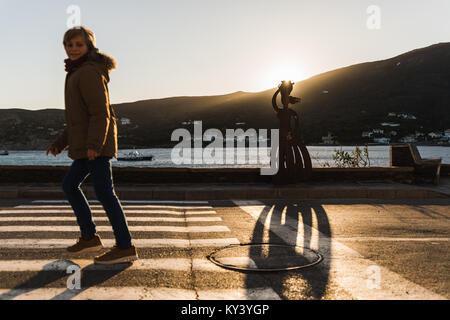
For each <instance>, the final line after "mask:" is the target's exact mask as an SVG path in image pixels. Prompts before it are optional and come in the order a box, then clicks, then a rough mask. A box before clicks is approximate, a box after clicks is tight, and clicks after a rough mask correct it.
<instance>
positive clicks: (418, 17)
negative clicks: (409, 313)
mask: <svg viewBox="0 0 450 320" xmlns="http://www.w3.org/2000/svg"><path fill="white" fill-rule="evenodd" d="M73 6H75V8H78V9H77V10H79V11H72V8H73ZM78 12H79V14H78ZM449 15H450V1H449V0H427V1H424V0H370V1H367V0H339V1H337V0H321V1H311V0H226V1H224V0H148V1H144V0H128V1H118V0H108V1H106V0H95V1H92V0H91V1H85V0H79V1H77V0H70V1H65V0H40V1H31V0H27V1H25V0H0V41H1V45H0V57H1V59H0V88H1V89H0V109H6V108H22V109H29V110H38V109H46V108H58V109H63V108H64V79H65V71H64V59H66V58H67V57H66V54H65V51H64V48H63V46H62V38H63V35H64V33H65V31H66V30H67V29H68V26H71V25H73V24H77V23H80V24H81V25H84V26H86V27H88V28H89V29H91V30H93V31H94V32H95V35H96V40H97V47H98V48H99V49H100V51H102V52H105V53H108V54H110V55H112V56H113V57H115V59H116V60H117V63H118V68H117V69H116V70H114V71H112V73H111V82H110V84H109V90H110V98H111V102H112V103H113V104H117V103H123V102H134V101H139V100H146V99H159V98H167V97H175V96H210V95H220V94H228V93H232V92H236V91H246V92H259V91H263V90H267V89H270V88H275V87H276V86H277V85H278V84H279V83H280V81H281V80H293V81H300V80H303V79H307V78H309V77H311V76H314V75H316V74H320V73H323V72H326V71H330V70H333V69H337V68H340V67H345V66H349V65H353V64H357V63H362V62H367V61H376V60H382V59H387V58H391V57H393V56H396V55H399V54H402V53H404V52H407V51H410V50H413V49H417V48H422V47H426V46H429V45H432V44H435V43H439V42H449V41H450V19H449V18H448V17H449Z"/></svg>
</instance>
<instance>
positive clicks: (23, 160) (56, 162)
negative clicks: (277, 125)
mask: <svg viewBox="0 0 450 320" xmlns="http://www.w3.org/2000/svg"><path fill="white" fill-rule="evenodd" d="M360 148H361V149H362V147H360ZM307 149H308V151H309V153H310V155H311V160H312V165H313V167H323V166H324V165H325V163H328V164H329V165H330V166H336V164H335V163H334V160H333V155H334V154H335V151H336V150H343V151H347V152H349V153H350V152H351V151H354V150H355V147H354V146H342V147H341V146H308V147H307ZM135 150H136V151H138V152H140V153H141V154H142V155H144V156H149V155H152V156H153V160H151V161H136V162H130V161H118V160H117V159H113V161H112V165H113V166H117V167H160V168H168V167H189V168H194V167H202V168H208V167H227V168H242V167H247V168H253V167H263V166H268V165H269V163H270V159H269V154H270V150H269V149H268V148H266V149H262V150H256V149H252V148H247V149H245V148H235V149H234V151H235V152H234V154H235V161H234V163H233V164H227V163H226V161H225V154H226V152H227V150H224V152H223V153H224V161H222V163H219V164H217V163H215V164H207V163H202V164H194V161H192V162H191V163H190V164H179V165H176V164H174V162H173V161H172V150H173V149H172V148H152V149H133V150H129V149H124V150H119V152H118V156H119V157H123V156H124V155H125V154H126V153H128V152H131V151H135ZM368 150H369V159H370V166H371V167H386V166H389V146H369V147H368ZM418 150H419V152H420V155H421V156H422V158H442V162H443V163H447V164H450V147H443V146H418ZM0 151H1V150H0ZM228 151H230V150H228ZM258 152H261V153H262V154H263V155H264V156H262V157H253V156H252V155H255V154H258ZM193 153H194V152H192V154H193ZM241 156H243V157H244V158H241V159H245V160H244V161H243V162H244V163H238V161H237V160H238V158H239V157H241ZM192 159H193V157H192ZM250 159H255V160H257V163H250ZM71 163H72V160H71V159H70V158H69V157H68V156H67V151H65V152H63V153H62V154H60V155H58V157H56V158H55V157H54V156H52V155H50V154H49V155H48V156H46V154H45V150H41V151H14V150H9V155H8V156H0V165H12V166H23V165H28V166H30V165H34V166H68V165H70V164H71Z"/></svg>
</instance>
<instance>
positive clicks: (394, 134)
mask: <svg viewBox="0 0 450 320" xmlns="http://www.w3.org/2000/svg"><path fill="white" fill-rule="evenodd" d="M389 134H390V135H391V136H392V137H395V136H396V135H397V131H395V130H392V131H391V132H389Z"/></svg>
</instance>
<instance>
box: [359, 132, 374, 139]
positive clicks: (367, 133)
mask: <svg viewBox="0 0 450 320" xmlns="http://www.w3.org/2000/svg"><path fill="white" fill-rule="evenodd" d="M372 134H373V133H372V132H371V131H364V132H363V133H362V134H361V137H363V138H370V137H372Z"/></svg>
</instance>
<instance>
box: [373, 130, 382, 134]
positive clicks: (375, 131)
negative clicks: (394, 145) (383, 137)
mask: <svg viewBox="0 0 450 320" xmlns="http://www.w3.org/2000/svg"><path fill="white" fill-rule="evenodd" d="M372 132H373V133H374V134H383V133H384V130H383V129H373V130H372Z"/></svg>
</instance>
